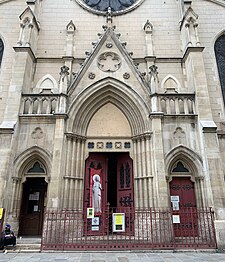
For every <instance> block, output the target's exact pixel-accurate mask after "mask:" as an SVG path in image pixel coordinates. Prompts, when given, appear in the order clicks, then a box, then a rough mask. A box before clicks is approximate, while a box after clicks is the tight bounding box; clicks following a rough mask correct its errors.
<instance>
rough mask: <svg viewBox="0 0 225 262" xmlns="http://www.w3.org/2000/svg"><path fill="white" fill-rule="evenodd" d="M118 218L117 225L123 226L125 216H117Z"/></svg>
mask: <svg viewBox="0 0 225 262" xmlns="http://www.w3.org/2000/svg"><path fill="white" fill-rule="evenodd" d="M115 216H116V221H115V222H116V225H122V224H123V214H115Z"/></svg>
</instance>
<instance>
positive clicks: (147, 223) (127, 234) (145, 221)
mask: <svg viewBox="0 0 225 262" xmlns="http://www.w3.org/2000/svg"><path fill="white" fill-rule="evenodd" d="M115 212H116V213H118V212H122V213H124V222H125V225H124V232H113V219H112V218H113V214H115ZM174 216H175V217H174ZM95 220H96V221H97V226H96V224H95V222H93V221H94V220H93V219H92V218H87V214H86V212H83V211H79V210H60V211H59V210H47V211H46V212H45V219H44V226H43V235H42V250H70V251H72V250H134V249H135V250H147V249H149V250H153V249H184V248H186V249H187V248H191V249H203V248H204V249H206V248H209V249H210V248H211V249H212V248H216V239H215V230H214V222H213V213H212V211H211V209H210V208H205V209H196V208H185V209H183V210H180V211H179V212H178V213H173V211H172V210H171V209H155V208H150V209H145V210H136V209H135V210H132V209H130V208H123V210H118V208H115V209H108V210H107V211H106V212H104V213H101V214H99V215H97V216H96V217H95ZM119 220H120V219H119ZM179 220H180V223H178V222H179ZM121 221H122V220H121ZM93 223H94V225H93Z"/></svg>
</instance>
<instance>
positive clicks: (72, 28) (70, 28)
mask: <svg viewBox="0 0 225 262" xmlns="http://www.w3.org/2000/svg"><path fill="white" fill-rule="evenodd" d="M66 30H67V33H68V34H73V33H74V32H75V30H76V26H75V25H74V23H73V21H72V20H70V22H69V24H68V25H67V26H66Z"/></svg>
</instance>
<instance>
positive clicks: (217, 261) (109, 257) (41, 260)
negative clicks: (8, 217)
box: [0, 251, 225, 262]
mask: <svg viewBox="0 0 225 262" xmlns="http://www.w3.org/2000/svg"><path fill="white" fill-rule="evenodd" d="M8 261H10V262H71V261H74V262H225V253H216V252H210V251H209V252H199V251H198V252H175V253H173V252H155V253H154V252H73V253H72V252H71V253H67V252H52V253H47V252H44V253H7V254H4V253H0V262H8Z"/></svg>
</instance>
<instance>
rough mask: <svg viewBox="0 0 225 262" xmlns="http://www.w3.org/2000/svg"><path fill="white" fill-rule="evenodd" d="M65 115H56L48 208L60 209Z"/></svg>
mask: <svg viewBox="0 0 225 262" xmlns="http://www.w3.org/2000/svg"><path fill="white" fill-rule="evenodd" d="M65 117H66V115H65V114H58V115H56V123H55V134H54V138H53V141H54V147H53V160H52V171H51V182H50V183H49V187H48V204H47V207H48V208H60V206H61V203H60V202H61V201H62V198H61V194H60V193H61V185H62V182H63V175H64V170H65V168H64V161H63V159H64V157H65V154H66V152H65V151H64V128H65Z"/></svg>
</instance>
